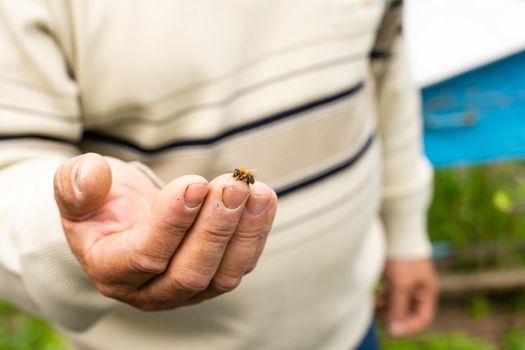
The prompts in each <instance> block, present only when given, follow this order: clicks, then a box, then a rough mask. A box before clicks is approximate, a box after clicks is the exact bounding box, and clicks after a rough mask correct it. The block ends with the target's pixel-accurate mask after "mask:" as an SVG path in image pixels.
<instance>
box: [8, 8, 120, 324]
mask: <svg viewBox="0 0 525 350" xmlns="http://www.w3.org/2000/svg"><path fill="white" fill-rule="evenodd" d="M0 48H1V54H0V193H1V196H0V298H3V299H6V300H7V301H9V302H10V303H12V304H14V305H17V306H18V307H21V308H23V309H25V310H27V311H29V312H32V313H34V314H37V315H39V316H42V317H45V318H47V319H49V320H51V321H52V322H54V323H56V324H57V325H59V326H61V327H64V328H67V329H71V330H81V329H85V328H87V327H89V326H90V325H91V324H93V322H95V320H97V319H98V318H99V317H101V316H102V315H104V314H105V312H107V310H108V309H109V308H110V307H111V306H112V305H113V303H114V301H113V300H110V299H108V298H105V297H103V296H102V295H101V294H99V293H98V292H97V290H96V288H95V287H94V286H93V284H92V283H91V282H90V280H89V279H88V277H87V275H86V274H85V273H84V271H83V270H82V268H81V267H80V265H79V263H78V262H77V261H76V259H75V258H74V256H73V255H72V253H71V251H70V249H69V246H68V244H67V242H66V239H65V236H64V232H63V229H62V225H61V220H60V216H59V212H58V209H57V205H56V202H55V200H54V193H53V176H54V173H55V171H56V169H57V168H58V166H59V165H60V164H61V163H62V162H64V161H65V160H67V159H68V158H70V157H72V156H75V155H77V154H78V153H79V149H78V148H77V147H76V146H75V144H76V143H78V141H79V139H80V137H81V133H82V123H81V119H80V112H79V109H80V108H79V103H78V96H77V87H76V84H75V82H74V79H73V78H72V77H71V74H70V72H71V69H70V68H71V67H69V66H68V64H67V62H66V60H65V59H64V55H63V53H62V49H61V46H60V43H59V40H58V39H57V38H56V37H55V35H54V29H53V27H52V25H51V20H50V18H49V13H48V12H47V10H46V8H45V6H44V5H43V2H42V1H38V0H17V1H13V0H0Z"/></svg>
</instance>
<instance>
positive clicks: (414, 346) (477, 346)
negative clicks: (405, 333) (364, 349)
mask: <svg viewBox="0 0 525 350" xmlns="http://www.w3.org/2000/svg"><path fill="white" fill-rule="evenodd" d="M381 343H382V346H383V350H496V347H495V346H494V345H492V344H490V343H487V342H485V341H483V340H479V339H475V338H472V337H468V336H466V335H464V334H461V333H454V334H426V335H421V336H415V337H410V338H406V339H388V338H385V339H382V341H381Z"/></svg>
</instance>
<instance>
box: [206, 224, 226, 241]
mask: <svg viewBox="0 0 525 350" xmlns="http://www.w3.org/2000/svg"><path fill="white" fill-rule="evenodd" d="M203 233H204V237H206V240H208V241H209V242H211V243H218V244H226V243H227V242H228V241H229V240H230V237H231V236H232V234H233V229H232V228H231V227H230V226H221V225H214V226H211V227H205V228H203Z"/></svg>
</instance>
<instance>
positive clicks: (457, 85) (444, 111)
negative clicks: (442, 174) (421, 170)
mask: <svg viewBox="0 0 525 350" xmlns="http://www.w3.org/2000/svg"><path fill="white" fill-rule="evenodd" d="M422 95H423V112H424V118H425V148H426V152H427V155H428V157H429V158H430V160H431V161H432V163H433V164H434V165H435V166H437V167H443V166H451V165H460V164H476V163H485V162H493V161H498V160H507V159H518V158H525V51H522V52H519V53H517V54H514V55H512V56H509V57H506V58H504V59H501V60H498V61H496V62H492V63H490V64H487V65H485V66H482V67H479V68H477V69H474V70H472V71H469V72H466V73H463V74H461V75H458V76H455V77H453V78H451V79H448V80H445V81H442V82H439V83H437V84H434V85H431V86H428V87H426V88H425V89H423V91H422Z"/></svg>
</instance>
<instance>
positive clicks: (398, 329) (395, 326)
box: [388, 322, 405, 336]
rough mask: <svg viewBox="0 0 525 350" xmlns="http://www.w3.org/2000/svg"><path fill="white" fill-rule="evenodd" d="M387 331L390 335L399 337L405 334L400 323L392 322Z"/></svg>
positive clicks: (403, 327)
mask: <svg viewBox="0 0 525 350" xmlns="http://www.w3.org/2000/svg"><path fill="white" fill-rule="evenodd" d="M388 330H389V331H390V334H392V335H394V336H400V335H403V333H404V332H405V326H404V325H403V323H402V322H392V323H391V324H390V326H389V327H388Z"/></svg>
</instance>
